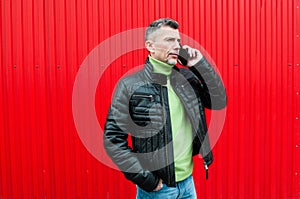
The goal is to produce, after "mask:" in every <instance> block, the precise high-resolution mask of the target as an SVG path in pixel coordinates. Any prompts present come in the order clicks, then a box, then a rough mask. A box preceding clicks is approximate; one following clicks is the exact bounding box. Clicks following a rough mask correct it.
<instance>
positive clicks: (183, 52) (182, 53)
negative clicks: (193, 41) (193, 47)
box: [178, 45, 190, 66]
mask: <svg viewBox="0 0 300 199" xmlns="http://www.w3.org/2000/svg"><path fill="white" fill-rule="evenodd" d="M189 58H190V56H189V53H188V51H187V49H184V48H182V46H181V45H180V50H179V55H178V59H179V61H180V63H181V65H183V66H186V65H187V63H188V59H189Z"/></svg>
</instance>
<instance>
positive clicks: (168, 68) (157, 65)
mask: <svg viewBox="0 0 300 199" xmlns="http://www.w3.org/2000/svg"><path fill="white" fill-rule="evenodd" d="M149 61H150V63H151V64H152V66H153V72H154V73H160V74H163V75H167V76H169V75H171V73H172V68H173V66H174V65H170V64H167V63H164V62H162V61H160V60H157V59H155V58H153V57H151V56H150V55H149Z"/></svg>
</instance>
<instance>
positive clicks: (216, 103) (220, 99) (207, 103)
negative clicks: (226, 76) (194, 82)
mask: <svg viewBox="0 0 300 199" xmlns="http://www.w3.org/2000/svg"><path fill="white" fill-rule="evenodd" d="M190 70H191V71H192V72H193V73H194V74H195V75H196V76H197V77H198V79H199V80H200V83H201V90H200V97H201V101H202V103H203V105H204V107H206V108H208V109H215V110H220V109H222V108H225V106H226V104H227V96H226V90H225V87H224V85H223V82H222V80H221V78H220V76H219V75H218V74H217V73H216V71H215V70H214V69H213V67H212V66H211V65H210V64H209V62H208V61H207V59H206V58H205V57H203V58H202V59H201V60H200V61H199V62H198V63H197V64H195V65H194V66H192V67H191V68H190Z"/></svg>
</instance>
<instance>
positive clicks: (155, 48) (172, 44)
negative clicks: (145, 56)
mask: <svg viewBox="0 0 300 199" xmlns="http://www.w3.org/2000/svg"><path fill="white" fill-rule="evenodd" d="M179 43H180V34H179V30H178V29H173V28H171V27H168V26H164V27H161V28H160V29H159V30H157V31H155V32H154V33H152V35H151V37H150V39H149V40H147V41H146V47H147V49H148V50H149V51H150V54H151V56H152V57H153V58H155V59H157V60H160V61H162V62H165V63H168V64H171V65H175V64H176V63H177V59H178V53H179V49H180V45H179Z"/></svg>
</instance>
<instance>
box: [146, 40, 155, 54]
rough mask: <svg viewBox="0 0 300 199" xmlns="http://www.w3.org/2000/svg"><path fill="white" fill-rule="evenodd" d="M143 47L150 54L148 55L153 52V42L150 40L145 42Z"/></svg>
mask: <svg viewBox="0 0 300 199" xmlns="http://www.w3.org/2000/svg"><path fill="white" fill-rule="evenodd" d="M145 47H146V48H147V50H148V51H149V52H150V53H153V52H154V47H153V41H152V40H147V41H146V42H145Z"/></svg>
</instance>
